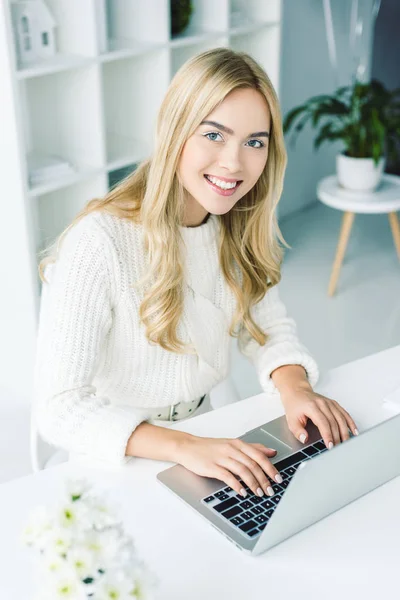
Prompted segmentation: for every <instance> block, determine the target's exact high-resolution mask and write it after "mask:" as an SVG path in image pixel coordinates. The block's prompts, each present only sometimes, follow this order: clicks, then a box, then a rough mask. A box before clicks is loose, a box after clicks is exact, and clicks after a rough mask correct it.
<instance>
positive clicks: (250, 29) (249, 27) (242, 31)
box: [228, 21, 279, 36]
mask: <svg viewBox="0 0 400 600" xmlns="http://www.w3.org/2000/svg"><path fill="white" fill-rule="evenodd" d="M276 25H279V21H266V22H260V21H248V22H246V23H244V24H243V25H239V26H237V27H231V28H230V29H229V32H228V33H229V35H230V36H235V35H246V34H249V33H255V32H258V31H260V30H262V29H265V28H266V27H274V26H276Z"/></svg>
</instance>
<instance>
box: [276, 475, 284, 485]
mask: <svg viewBox="0 0 400 600" xmlns="http://www.w3.org/2000/svg"><path fill="white" fill-rule="evenodd" d="M275 481H277V482H278V483H282V481H283V479H282V477H281V476H280V475H279V473H278V474H277V475H275Z"/></svg>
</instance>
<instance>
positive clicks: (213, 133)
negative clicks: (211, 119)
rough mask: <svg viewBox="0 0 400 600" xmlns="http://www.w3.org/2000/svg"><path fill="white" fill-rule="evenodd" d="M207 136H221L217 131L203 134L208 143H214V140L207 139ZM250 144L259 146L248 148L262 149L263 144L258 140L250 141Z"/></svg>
mask: <svg viewBox="0 0 400 600" xmlns="http://www.w3.org/2000/svg"><path fill="white" fill-rule="evenodd" d="M209 135H219V136H220V137H221V134H220V133H219V132H218V131H210V132H209V133H205V134H204V137H206V138H207V139H208V140H210V142H216V141H217V140H216V139H211V138H210V137H208V136H209ZM250 142H256V143H257V144H260V145H259V146H250V148H255V149H258V148H264V146H265V144H264V143H263V142H261V141H260V140H255V139H254V140H250Z"/></svg>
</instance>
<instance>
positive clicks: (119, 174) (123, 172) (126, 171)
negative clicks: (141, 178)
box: [108, 164, 137, 190]
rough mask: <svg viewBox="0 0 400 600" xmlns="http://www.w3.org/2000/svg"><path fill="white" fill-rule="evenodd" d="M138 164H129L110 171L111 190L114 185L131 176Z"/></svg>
mask: <svg viewBox="0 0 400 600" xmlns="http://www.w3.org/2000/svg"><path fill="white" fill-rule="evenodd" d="M136 167H137V164H132V165H127V166H126V167H121V168H120V169H115V171H110V172H109V174H108V188H109V189H110V190H111V189H112V188H113V187H115V186H116V185H118V184H119V183H121V181H122V180H123V179H125V178H126V177H129V175H130V174H131V173H133V171H134V170H135V169H136Z"/></svg>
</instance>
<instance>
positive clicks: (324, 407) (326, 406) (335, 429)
mask: <svg viewBox="0 0 400 600" xmlns="http://www.w3.org/2000/svg"><path fill="white" fill-rule="evenodd" d="M319 410H320V411H321V412H322V413H323V414H324V415H325V416H326V418H327V419H329V424H330V427H331V431H332V434H333V444H334V445H335V446H337V445H338V444H340V430H339V425H338V422H337V421H336V418H335V415H334V414H333V412H332V406H331V403H328V402H323V403H322V402H321V404H320V405H319Z"/></svg>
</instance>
